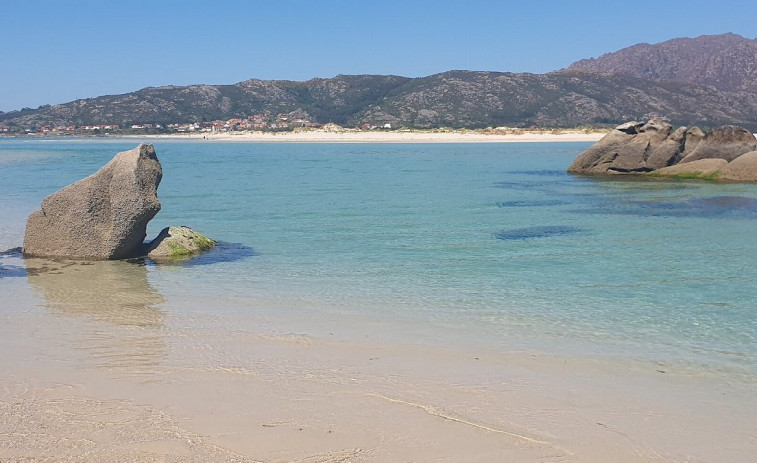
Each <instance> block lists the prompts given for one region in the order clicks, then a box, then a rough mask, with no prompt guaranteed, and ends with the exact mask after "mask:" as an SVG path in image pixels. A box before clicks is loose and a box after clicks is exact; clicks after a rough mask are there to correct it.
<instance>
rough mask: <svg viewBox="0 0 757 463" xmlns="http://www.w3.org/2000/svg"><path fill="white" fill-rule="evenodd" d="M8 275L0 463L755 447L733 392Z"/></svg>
mask: <svg viewBox="0 0 757 463" xmlns="http://www.w3.org/2000/svg"><path fill="white" fill-rule="evenodd" d="M25 265H26V267H27V271H29V272H30V273H29V275H30V276H29V283H30V284H31V285H32V287H34V288H35V289H36V293H29V292H27V291H24V290H23V288H22V287H23V285H24V284H26V283H25V279H6V280H5V282H4V283H5V285H6V290H7V291H6V292H5V295H6V296H8V297H5V303H10V304H12V305H13V306H15V307H21V306H26V307H38V308H37V309H32V310H27V311H25V312H20V313H19V312H12V313H9V314H6V315H4V316H3V317H2V318H1V319H0V320H1V321H2V323H3V326H4V330H3V332H4V333H5V334H4V336H3V338H2V339H1V340H0V347H2V349H3V352H4V355H3V356H2V357H0V369H2V371H3V375H2V380H0V422H2V424H3V425H2V427H1V428H0V460H2V461H3V462H14V461H113V462H117V461H137V462H151V461H168V462H187V461H194V462H207V461H213V462H240V461H244V462H260V461H263V462H309V463H316V462H320V463H329V462H333V463H337V462H387V463H389V462H397V461H419V462H432V461H455V462H492V461H518V462H534V463H535V462H597V463H599V462H607V461H613V462H618V463H622V462H639V463H641V462H650V461H658V462H675V461H680V462H683V461H712V462H715V461H730V462H746V461H748V460H749V458H748V457H747V455H749V451H748V450H747V449H748V448H754V447H755V444H756V443H755V441H754V435H755V434H754V423H753V422H752V421H751V420H750V418H749V417H750V416H753V415H750V414H749V413H745V412H744V411H743V410H740V409H738V406H737V404H748V403H750V400H749V396H750V394H752V391H751V385H749V384H743V383H738V382H733V383H731V384H727V383H724V382H722V381H720V380H718V379H717V378H716V377H713V378H712V379H708V378H701V377H700V378H697V381H696V384H695V382H693V381H692V378H691V377H690V376H689V375H688V373H687V372H685V371H683V370H682V371H677V369H676V367H675V366H671V365H661V364H657V363H654V362H635V363H629V362H622V363H619V364H615V363H614V362H612V361H609V360H601V359H587V358H584V357H578V356H571V355H544V354H537V353H532V352H518V351H509V352H508V351H500V350H492V349H485V348H481V347H480V346H479V347H476V346H470V347H464V346H455V345H449V346H447V345H445V344H448V343H447V342H446V341H445V342H438V343H434V344H431V345H429V344H426V343H424V344H418V345H415V344H406V343H403V344H397V343H394V342H392V341H391V337H392V336H393V335H392V333H389V332H385V328H384V327H382V326H381V325H376V326H371V327H366V326H362V327H361V328H362V330H365V331H360V330H358V331H359V332H364V333H370V335H368V334H359V335H358V336H356V332H355V326H352V325H351V324H350V321H349V320H344V319H336V318H319V319H318V320H313V319H308V320H302V321H295V320H288V321H287V320H282V319H279V320H276V319H272V318H271V317H270V316H268V317H265V318H264V319H259V318H256V317H250V316H249V315H248V313H249V311H250V310H253V311H255V310H258V309H259V308H263V307H268V308H270V307H271V306H272V305H276V304H277V303H278V304H281V303H286V302H281V301H279V302H273V301H270V300H249V299H247V300H245V301H243V302H240V306H239V307H237V308H228V307H227V309H226V310H224V312H223V315H221V314H216V315H212V314H209V313H208V312H206V311H203V309H202V307H203V306H205V305H207V304H213V301H211V300H194V301H187V300H184V301H183V302H182V303H181V304H179V305H174V304H170V303H169V304H166V301H170V300H172V299H174V298H175V297H176V294H172V293H170V292H164V293H162V292H159V291H158V290H157V289H156V288H155V287H153V286H152V285H151V284H150V283H149V282H148V280H147V272H146V269H145V268H144V267H140V266H137V265H134V264H129V263H126V262H99V263H94V264H87V265H84V264H81V263H75V262H65V261H47V260H42V259H31V260H27V262H26V263H25ZM94 288H97V290H98V291H100V292H102V291H105V290H107V292H108V294H109V298H108V299H107V300H104V299H102V298H99V297H97V296H96V294H97V293H96V291H95V289H94ZM11 295H13V296H11ZM124 306H128V307H131V308H133V310H132V311H131V312H129V313H128V316H125V314H124V311H123V307H124ZM303 326H306V327H307V329H308V331H309V333H304V332H303ZM407 329H408V330H417V332H418V333H421V332H422V331H423V330H424V327H423V326H412V327H407ZM382 339H385V340H389V341H382ZM703 383H709V384H710V387H702V384H703ZM721 395H722V396H727V397H729V400H728V402H726V403H725V404H726V406H724V403H723V402H722V401H720V400H719V399H718V397H720V396H721ZM694 404H696V405H695V406H692V405H694Z"/></svg>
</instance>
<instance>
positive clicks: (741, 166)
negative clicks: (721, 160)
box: [718, 151, 757, 182]
mask: <svg viewBox="0 0 757 463" xmlns="http://www.w3.org/2000/svg"><path fill="white" fill-rule="evenodd" d="M718 175H719V176H718V178H719V179H721V180H730V181H734V182H757V151H750V152H748V153H744V154H742V155H741V156H739V157H737V158H736V159H734V160H733V161H731V162H729V163H728V164H726V165H725V166H723V167H722V168H721V169H720V170H719V171H718Z"/></svg>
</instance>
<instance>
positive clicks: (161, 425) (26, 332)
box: [0, 132, 757, 463]
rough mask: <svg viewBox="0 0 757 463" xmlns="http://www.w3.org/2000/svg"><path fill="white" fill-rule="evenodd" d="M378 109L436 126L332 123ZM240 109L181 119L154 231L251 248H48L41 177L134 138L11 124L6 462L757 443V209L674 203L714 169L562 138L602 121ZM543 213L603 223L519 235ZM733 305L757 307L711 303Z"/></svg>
mask: <svg viewBox="0 0 757 463" xmlns="http://www.w3.org/2000/svg"><path fill="white" fill-rule="evenodd" d="M251 135H252V134H251ZM261 135H262V134H261ZM298 135H299V134H296V133H294V134H289V135H269V136H270V137H279V138H276V140H281V141H292V140H291V139H289V138H287V137H290V136H298ZM307 135H309V136H310V138H309V139H306V138H303V139H301V140H300V141H302V142H303V143H305V142H307V141H310V142H312V141H313V137H312V136H313V135H314V134H313V133H308V134H307ZM358 135H366V136H367V135H375V136H384V137H387V138H386V140H394V141H393V142H394V143H400V142H408V141H409V140H408V139H405V140H400V139H399V138H390V136H395V137H396V136H397V135H398V134H393V133H381V132H376V133H368V134H355V135H353V134H350V133H345V134H322V135H319V136H322V137H324V138H326V139H328V138H327V137H335V136H336V137H341V136H344V137H355V138H353V139H350V140H349V141H346V142H348V143H359V141H357V140H362V141H365V142H370V143H373V142H375V141H372V140H370V139H369V140H366V139H365V138H362V139H360V138H359V137H358ZM420 135H423V136H422V137H420V139H419V138H418V137H419V136H420ZM589 135H593V136H595V137H598V136H599V134H589ZM226 136H227V137H229V139H230V142H229V143H225V139H224V138H222V137H219V138H218V139H211V141H206V140H203V139H202V136H201V135H200V136H197V135H193V137H194V138H192V139H191V141H190V142H189V143H180V142H175V143H169V142H166V143H160V144H162V145H164V146H163V147H161V156H162V160H163V162H164V167H165V183H164V184H162V186H161V188H162V191H161V195H162V196H161V201H165V203H164V207H165V209H166V210H165V212H167V213H168V214H173V213H174V212H175V211H178V213H176V214H174V215H169V216H168V218H162V217H159V220H160V222H157V223H156V224H155V225H156V227H155V228H156V230H155V233H150V234H149V235H150V236H154V235H155V234H157V230H159V229H160V228H161V227H162V226H163V225H166V226H168V225H171V224H174V223H176V224H179V223H187V222H189V225H192V226H193V227H196V229H198V230H201V231H203V232H205V231H208V233H210V234H211V236H214V237H218V238H219V239H223V240H228V242H232V243H241V244H245V245H247V246H249V247H250V249H251V250H250V253H246V254H245V255H244V256H238V257H237V258H229V256H228V255H226V257H227V259H226V260H223V259H221V257H223V255H222V256H221V257H219V258H218V260H216V261H209V262H206V263H205V264H200V265H188V266H182V265H157V264H154V263H152V264H151V263H150V262H147V261H136V262H132V261H128V262H127V261H96V262H86V261H73V260H67V259H42V258H26V259H24V258H22V257H21V255H20V251H18V246H20V245H21V243H22V241H23V235H24V223H25V220H26V217H27V216H28V214H29V212H30V211H31V210H33V208H36V207H37V204H38V203H37V202H36V201H34V202H32V201H30V200H29V199H28V197H29V196H30V195H36V197H37V198H39V200H40V201H41V200H42V198H43V197H44V195H46V194H49V190H51V189H52V187H51V186H50V185H53V184H55V182H56V181H60V180H59V178H60V177H61V176H62V175H69V176H70V177H73V178H78V177H79V176H80V175H81V174H82V173H85V174H87V173H89V172H91V171H92V170H93V169H96V168H98V167H99V165H100V164H99V163H98V162H93V161H92V158H93V157H96V156H98V155H99V153H101V152H102V153H112V152H113V151H115V149H114V148H115V146H114V145H116V144H123V145H126V146H134V144H133V142H134V141H135V140H131V139H129V140H123V139H116V138H114V139H112V140H105V142H104V143H103V145H102V146H98V144H99V143H102V142H103V139H95V140H85V141H82V140H72V142H68V141H67V140H63V141H60V140H58V141H47V140H44V141H41V140H37V141H35V143H29V142H27V141H26V140H24V141H22V142H20V143H9V145H11V146H15V145H18V146H20V148H18V147H16V148H13V149H12V150H11V149H9V150H7V151H6V153H7V154H6V157H5V158H4V159H5V161H6V163H5V164H4V165H3V167H4V170H3V171H2V175H3V176H2V179H3V182H0V185H1V186H2V187H3V188H5V190H3V193H4V194H3V195H0V196H1V197H2V201H0V212H2V213H3V217H4V218H5V221H4V222H3V223H0V251H4V252H0V301H2V302H0V349H2V352H3V355H2V356H0V371H1V372H2V374H1V375H0V462H2V463H11V462H14V463H15V462H18V463H20V462H48V461H54V462H98V463H99V462H119V463H120V462H125V461H128V462H145V463H148V462H177V463H178V462H182V463H184V462H198V463H206V462H266V463H280V462H299V463H346V462H351V463H361V462H362V463H396V462H466V463H467V462H481V463H491V462H500V461H514V462H525V463H530V462H533V463H537V462H539V463H558V462H560V463H565V462H575V463H579V462H580V463H606V462H617V463H648V462H660V463H662V462H680V463H683V462H713V463H715V462H729V463H752V461H753V456H754V455H755V454H757V440H756V439H755V436H757V422H755V420H754V416H755V415H756V414H757V406H756V404H757V398H756V397H755V392H754V391H755V384H756V383H757V381H756V380H755V375H754V373H753V372H754V367H753V359H754V355H753V350H751V349H753V345H754V343H753V340H754V336H753V333H754V331H753V330H752V331H750V326H753V323H752V321H753V317H752V315H751V314H752V311H751V310H750V309H751V308H752V306H751V305H750V303H751V301H753V300H754V297H753V296H754V290H753V286H751V285H749V284H748V282H749V281H753V280H754V278H753V277H754V272H753V271H751V270H750V269H751V268H752V267H750V266H749V261H748V258H749V256H753V255H754V241H753V240H750V239H749V236H752V235H751V234H750V233H751V231H752V230H753V224H754V222H753V221H750V220H745V219H743V218H741V217H740V218H738V219H732V220H728V218H726V217H722V216H718V220H720V221H721V223H725V224H727V225H726V226H724V228H727V229H729V230H730V232H731V238H730V239H729V240H718V239H717V237H718V236H720V235H719V233H720V232H719V231H718V230H719V229H717V228H716V227H710V226H700V225H701V224H703V223H709V224H711V223H714V222H703V221H704V220H706V219H707V217H706V216H700V215H698V214H692V215H694V216H692V217H687V216H685V215H676V216H674V217H660V216H659V215H660V214H659V212H660V211H661V210H662V211H669V210H671V205H675V204H677V205H679V206H680V205H683V206H685V207H686V209H683V211H688V212H689V213H691V211H692V208H694V207H695V206H696V205H697V203H691V202H688V201H687V202H684V203H682V204H679V203H675V204H674V203H671V202H670V201H669V200H664V201H663V200H660V199H659V198H660V197H661V196H664V195H665V194H666V193H669V194H670V195H673V196H675V197H679V196H682V195H683V192H682V191H683V189H682V187H683V186H685V188H686V192H687V193H686V194H688V195H691V193H689V191H690V190H691V189H697V188H700V189H703V190H707V191H712V190H711V188H713V187H712V186H711V185H701V184H693V185H680V184H674V185H672V186H668V187H660V186H659V185H658V184H651V183H649V184H642V185H641V186H642V187H649V186H651V187H652V188H644V189H643V190H639V189H635V188H636V187H638V186H639V185H637V184H636V183H620V182H607V183H602V184H599V182H585V181H577V182H575V181H573V179H572V177H567V176H565V175H566V174H564V172H563V171H564V169H560V170H557V167H555V161H561V160H562V161H563V162H562V165H565V164H566V162H565V160H566V159H567V157H568V156H570V157H572V156H573V154H574V151H578V150H580V149H581V148H582V146H580V145H578V144H574V145H571V144H566V145H562V146H560V145H545V146H538V145H535V144H531V145H527V144H523V145H517V144H510V145H507V146H499V145H482V144H479V145H473V144H470V145H457V146H456V145H430V146H423V145H421V144H414V145H408V146H400V145H383V146H373V145H345V144H342V145H326V144H321V145H305V144H301V145H285V144H277V145H262V144H261V145H254V144H253V143H254V142H256V141H262V142H265V141H270V140H268V139H263V140H254V139H250V140H246V139H245V136H242V135H231V134H230V135H226ZM400 136H406V137H416V138H410V140H415V141H417V142H418V143H423V142H427V143H435V141H433V140H439V139H440V137H446V140H447V141H448V142H450V143H453V142H465V139H464V138H461V134H434V133H428V134H425V133H424V134H421V133H418V134H415V133H410V134H406V135H400ZM234 137H237V138H234ZM303 137H304V135H303ZM472 137H473V140H479V139H482V140H484V141H485V142H486V141H489V142H491V141H494V140H498V139H500V138H497V136H495V135H484V134H472ZM518 137H519V136H516V135H510V136H507V135H503V136H502V137H501V139H502V140H503V141H504V140H507V141H562V140H564V138H565V137H563V138H560V136H559V135H555V134H543V135H542V134H530V135H527V134H524V135H523V136H522V138H518ZM539 137H543V138H539ZM173 139H179V138H177V137H174V138H173ZM160 140H161V141H162V140H164V138H160ZM165 140H171V138H165ZM213 140H218V143H215V142H214V141H213ZM232 141H239V142H240V143H238V144H234V143H232ZM244 142H251V143H250V144H244ZM214 143H215V144H214ZM410 143H412V141H410ZM157 145H159V143H156V146H157ZM87 150H91V151H87ZM72 151H74V152H75V153H79V152H83V154H80V155H78V156H72V154H71V152H72ZM561 151H562V152H561ZM555 152H557V153H555ZM21 161H23V162H21ZM82 163H85V164H86V163H90V164H87V165H86V166H85V168H84V169H81V166H82ZM230 166H231V167H233V168H230ZM473 167H476V168H473ZM82 171H84V172H82ZM277 173H281V175H277ZM172 182H173V183H172ZM632 188H633V189H632ZM716 188H717V190H716V191H717V192H718V195H720V196H722V195H726V194H739V193H738V192H739V191H743V190H742V189H744V188H746V189H747V191H753V190H750V189H749V188H752V187H751V186H747V187H744V186H730V185H727V186H717V187H716ZM732 188H738V189H739V190H733V189H732ZM732 191H736V193H729V192H732ZM629 192H633V193H634V195H635V196H631V195H630V193H629ZM214 194H218V196H214ZM749 195H750V197H754V196H755V195H757V193H749ZM625 197H629V199H628V200H627V201H624V200H623V198H625ZM691 197H693V198H699V197H698V196H695V195H692V196H691ZM655 205H657V206H655ZM705 205H706V206H707V208H706V210H708V211H710V210H712V208H713V207H712V205H711V203H705ZM579 207H581V208H585V209H587V210H588V212H584V213H581V212H580V211H577V208H579ZM617 210H619V211H620V212H621V214H613V213H614V212H615V211H617ZM673 210H674V211H680V210H681V209H673ZM172 211H174V212H172ZM561 211H563V212H564V214H562V215H561V214H560V212H561ZM696 211H697V210H696V209H694V212H696ZM452 212H454V213H452ZM524 217H525V218H528V219H534V218H536V219H539V220H533V221H531V222H525V221H522V222H520V223H518V220H522V219H523V218H524ZM558 219H559V220H558ZM568 219H570V221H568ZM179 220H181V222H179ZM184 221H186V222H184ZM681 223H682V224H683V225H684V226H685V227H686V228H684V229H683V230H685V231H686V233H683V232H682V231H681V229H680V228H676V226H677V225H679V224H681ZM692 223H693V224H695V225H696V227H695V226H689V224H692ZM532 225H547V226H549V225H571V226H572V225H575V226H576V228H578V227H579V226H580V227H584V228H585V231H584V230H579V231H575V232H574V235H570V234H569V235H567V236H566V237H561V236H555V237H553V238H549V239H535V238H534V239H518V240H510V241H506V240H503V239H500V238H497V237H495V235H494V233H497V232H498V231H507V230H510V231H515V232H517V233H520V234H522V233H524V232H529V230H530V232H532V233H534V232H535V233H539V232H540V230H541V231H543V229H544V228H545V227H533V226H532ZM555 228H557V229H558V230H562V229H566V228H567V229H568V230H569V231H570V230H571V229H572V228H570V227H562V228H559V227H552V228H550V227H546V230H547V231H549V230H553V229H555ZM651 229H652V230H651ZM613 230H616V231H617V234H613V233H611V232H612V231H613ZM654 231H656V232H658V234H654V233H653V232H654ZM448 232H450V233H448ZM627 236H630V237H632V238H628V239H627V238H626V237H627ZM635 237H639V238H638V239H637V238H635ZM739 238H742V239H739ZM640 239H643V240H644V242H645V243H647V244H649V243H655V242H658V243H663V244H665V246H669V245H670V243H671V242H675V243H677V244H678V245H679V246H680V247H679V248H677V249H680V255H681V256H684V258H680V259H678V258H677V257H676V256H677V255H678V254H671V253H666V252H665V249H666V248H664V247H662V246H659V247H657V248H652V249H653V251H648V250H647V251H645V250H643V249H641V248H640V247H639V246H638V245H637V244H638V243H639V240H640ZM703 242H706V243H710V246H718V245H720V246H723V247H724V251H723V252H724V257H723V258H722V259H720V260H718V259H717V256H714V254H713V253H711V252H709V253H702V255H701V256H697V255H692V254H691V253H690V249H692V248H694V246H695V245H699V244H700V243H703ZM739 244H740V247H739ZM253 251H254V252H253ZM657 253H660V254H661V255H662V257H661V258H660V259H663V260H664V262H659V261H657V260H656V256H655V254H657ZM586 256H589V257H592V256H595V257H593V258H586ZM639 256H642V257H643V259H640V258H639ZM713 262H719V263H718V264H717V266H716V267H715V268H716V269H718V271H717V272H713V275H711V277H710V278H708V279H707V281H705V279H704V278H702V277H701V273H700V271H699V270H698V269H703V268H709V267H708V266H714V265H715V264H714V263H713ZM726 264H728V265H726ZM691 269H694V271H690V270H691ZM750 272H751V273H750ZM650 275H651V276H650ZM660 275H662V276H664V278H662V279H661V278H659V276H660ZM670 275H675V277H676V278H675V280H671V279H670V278H669V276H670ZM606 276H608V277H606ZM713 278H720V279H719V280H713ZM660 280H662V281H660ZM712 281H715V283H712ZM735 281H738V282H740V283H739V284H734V283H733V282H735ZM741 282H744V283H743V284H741ZM708 285H711V286H720V285H722V286H723V287H724V288H726V291H724V292H720V291H718V292H715V291H713V292H706V291H705V292H702V288H703V287H704V288H705V289H707V288H708ZM639 288H643V290H640V289H639ZM679 288H681V289H680V290H679ZM710 289H713V288H711V287H710ZM688 293H691V294H688ZM671 300H672V301H673V302H670V301H671ZM701 301H704V302H706V304H704V305H702V304H700V303H701ZM736 302H738V303H739V304H740V305H737V304H736ZM698 305H702V306H701V307H698ZM679 309H680V310H679ZM667 311H669V312H670V314H669V315H668V314H667ZM723 313H725V315H732V314H733V315H732V316H734V317H735V315H741V314H742V313H743V314H745V315H744V316H743V317H740V318H739V317H736V318H734V319H733V321H732V322H731V321H730V320H731V318H726V319H725V320H724V321H722V322H720V323H722V324H717V323H714V322H710V323H709V324H708V320H709V319H710V318H708V317H714V316H716V315H720V314H723ZM548 317H554V318H548ZM671 320H672V321H673V323H672V324H671ZM679 321H680V323H679ZM716 321H718V319H716ZM690 322H691V323H690ZM700 323H701V324H704V325H705V326H704V327H702V328H701V329H700V328H699V326H698V324H700ZM673 330H675V331H673ZM688 330H691V331H688ZM671 332H673V334H674V335H676V336H680V337H676V336H671V335H670V333H671ZM702 333H704V334H705V335H706V336H705V335H702ZM720 333H722V334H720ZM719 336H722V337H719Z"/></svg>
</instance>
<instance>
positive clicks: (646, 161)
mask: <svg viewBox="0 0 757 463" xmlns="http://www.w3.org/2000/svg"><path fill="white" fill-rule="evenodd" d="M755 148H757V140H756V139H755V137H754V135H753V134H752V133H751V132H749V131H748V130H746V129H743V128H741V127H736V126H732V125H728V126H722V127H716V128H714V129H712V130H711V131H709V132H707V133H705V132H703V131H702V130H700V129H699V128H698V127H692V128H686V127H680V128H678V129H676V130H673V127H672V126H671V125H670V124H668V123H666V122H663V121H661V120H659V119H653V120H650V121H649V122H646V123H641V122H627V123H625V124H622V125H619V126H618V127H616V128H615V130H613V131H612V132H610V133H609V134H607V135H606V136H605V137H603V138H602V139H601V140H599V141H598V142H597V143H596V144H594V145H593V146H591V147H590V148H589V149H588V150H586V151H584V152H583V153H581V154H580V155H579V156H578V157H577V158H576V159H575V160H574V161H573V163H572V164H571V165H570V167H568V172H570V173H575V174H590V175H597V174H650V175H655V176H679V177H687V178H707V179H720V180H734V181H757V165H756V164H757V162H755V158H754V156H752V155H751V153H749V152H753V151H754V150H755ZM745 153H749V154H750V156H748V157H747V158H744V159H741V158H742V156H744V155H745ZM737 161H738V162H737ZM734 163H735V164H734Z"/></svg>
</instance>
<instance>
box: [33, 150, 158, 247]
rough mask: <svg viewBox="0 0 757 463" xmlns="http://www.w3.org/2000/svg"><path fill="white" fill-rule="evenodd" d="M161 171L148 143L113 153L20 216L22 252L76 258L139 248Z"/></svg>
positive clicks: (154, 207) (152, 212)
mask: <svg viewBox="0 0 757 463" xmlns="http://www.w3.org/2000/svg"><path fill="white" fill-rule="evenodd" d="M162 175H163V171H162V167H161V165H160V162H159V161H158V158H157V156H156V154H155V149H154V148H153V146H152V145H145V144H141V145H139V146H138V147H136V148H134V149H133V150H130V151H124V152H122V153H118V154H116V156H115V157H114V158H113V159H112V160H111V161H110V162H109V163H108V164H106V165H105V166H103V167H102V168H101V169H100V170H98V171H97V172H95V173H94V174H92V175H90V176H89V177H87V178H85V179H83V180H79V181H78V182H76V183H73V184H71V185H68V186H67V187H65V188H63V189H62V190H60V191H58V192H56V193H53V194H51V195H50V196H48V197H47V198H45V199H44V200H43V201H42V207H41V209H40V210H38V211H34V212H32V213H31V214H30V215H29V218H28V219H27V221H26V232H25V235H24V246H23V253H24V254H25V255H28V256H40V257H71V258H81V259H121V258H126V257H133V256H135V255H137V254H139V253H140V252H141V250H142V249H143V248H142V246H143V243H144V240H145V237H146V235H147V223H148V222H149V221H150V219H152V218H153V217H154V216H155V214H157V213H158V211H159V210H160V201H158V196H157V191H158V184H159V183H160V180H161V178H162Z"/></svg>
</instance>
